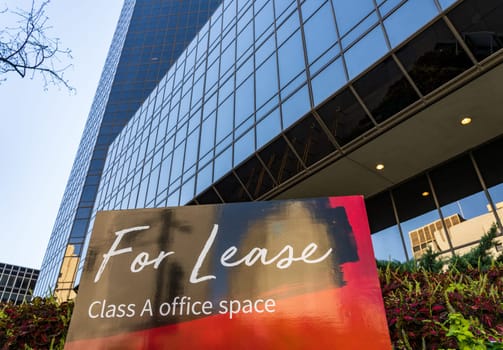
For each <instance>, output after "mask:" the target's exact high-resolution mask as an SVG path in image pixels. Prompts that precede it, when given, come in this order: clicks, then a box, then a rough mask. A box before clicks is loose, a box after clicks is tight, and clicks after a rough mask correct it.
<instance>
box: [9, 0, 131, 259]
mask: <svg viewBox="0 0 503 350" xmlns="http://www.w3.org/2000/svg"><path fill="white" fill-rule="evenodd" d="M30 3H31V1H26V0H7V1H6V0H3V1H1V0H0V8H6V7H8V8H11V9H14V8H23V9H26V8H28V7H29V5H30ZM122 3H123V1H122V0H106V1H103V0H86V1H77V0H52V1H51V2H50V3H49V5H48V6H47V8H46V15H47V16H48V17H49V21H48V24H49V25H50V26H51V27H52V28H51V29H50V33H51V36H53V37H59V38H60V39H61V46H62V47H65V48H66V47H68V48H70V49H71V51H72V56H73V59H72V60H69V61H68V63H71V64H72V67H70V68H69V69H67V71H66V72H65V77H66V78H68V79H69V80H70V84H71V85H72V86H73V87H75V88H76V93H69V91H68V90H67V89H66V88H65V87H60V88H58V87H53V86H49V89H48V90H47V91H45V90H44V84H43V81H42V80H41V79H37V78H35V79H34V80H30V79H27V78H25V79H21V78H19V77H18V76H16V75H14V74H9V75H7V76H3V77H0V78H7V80H6V81H2V82H0V225H1V229H0V262H3V263H8V264H14V265H20V266H26V267H32V268H37V269H38V268H40V265H41V264H42V260H43V257H44V254H45V250H46V248H47V243H48V241H49V237H50V234H51V232H52V228H53V225H54V222H55V219H56V215H57V212H58V209H59V204H60V202H61V199H62V197H63V192H64V190H65V186H66V183H67V181H68V177H69V174H70V171H71V168H72V165H73V160H74V158H75V155H76V153H77V147H78V145H79V142H80V138H81V136H82V131H83V129H84V124H85V122H86V120H87V116H88V113H89V109H90V107H91V103H92V99H93V97H94V93H95V91H96V87H97V85H98V80H99V77H100V74H101V71H102V68H103V64H104V62H105V58H106V55H107V53H108V48H109V46H110V43H111V41H112V36H113V32H114V30H115V26H116V24H117V20H118V18H119V14H120V10H121V7H122ZM1 23H2V20H1V19H0V26H1V25H2V24H1Z"/></svg>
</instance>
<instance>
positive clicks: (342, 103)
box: [318, 89, 374, 146]
mask: <svg viewBox="0 0 503 350" xmlns="http://www.w3.org/2000/svg"><path fill="white" fill-rule="evenodd" d="M318 114H319V115H320V116H321V118H322V119H323V121H324V122H325V125H326V126H327V127H328V128H329V130H330V131H331V132H332V135H334V137H335V139H336V140H337V143H339V145H341V146H343V145H345V144H347V143H348V142H349V141H351V140H353V139H355V138H356V137H358V136H359V135H361V134H363V133H364V132H365V131H367V130H369V129H370V128H371V127H372V126H373V125H374V124H373V123H372V121H371V120H370V119H369V118H368V116H367V115H366V113H365V111H364V110H363V108H362V106H361V105H360V103H359V102H358V101H357V100H356V98H355V96H354V95H353V93H352V92H351V90H349V89H345V90H343V91H342V92H340V93H339V94H337V95H336V96H335V97H333V98H332V99H331V100H330V101H328V102H327V103H325V104H324V105H323V106H322V107H320V108H319V109H318Z"/></svg>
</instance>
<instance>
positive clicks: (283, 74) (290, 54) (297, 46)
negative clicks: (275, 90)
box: [278, 31, 305, 87]
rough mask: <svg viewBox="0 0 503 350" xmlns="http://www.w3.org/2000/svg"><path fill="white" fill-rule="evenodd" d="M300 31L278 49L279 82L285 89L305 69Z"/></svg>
mask: <svg viewBox="0 0 503 350" xmlns="http://www.w3.org/2000/svg"><path fill="white" fill-rule="evenodd" d="M302 52H304V49H303V48H302V41H301V38H300V31H297V32H296V33H295V34H294V35H293V36H292V37H290V38H289V39H288V40H287V41H286V42H285V43H284V44H283V45H282V46H281V47H280V48H279V49H278V66H279V80H280V84H281V87H284V86H285V85H286V84H287V83H288V82H289V81H290V80H292V79H293V78H294V77H295V76H297V75H298V74H299V73H300V72H301V71H303V70H304V68H305V63H304V55H302V54H299V53H302Z"/></svg>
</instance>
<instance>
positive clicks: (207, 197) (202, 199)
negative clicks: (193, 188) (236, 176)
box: [197, 188, 222, 204]
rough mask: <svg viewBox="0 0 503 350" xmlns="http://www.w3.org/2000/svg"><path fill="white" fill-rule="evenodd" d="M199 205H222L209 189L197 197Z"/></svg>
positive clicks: (211, 189)
mask: <svg viewBox="0 0 503 350" xmlns="http://www.w3.org/2000/svg"><path fill="white" fill-rule="evenodd" d="M197 201H198V202H199V204H215V203H222V201H221V200H220V198H219V197H218V195H217V194H216V192H215V191H214V190H213V188H209V189H208V190H207V191H206V192H204V193H202V194H201V195H199V196H198V197H197Z"/></svg>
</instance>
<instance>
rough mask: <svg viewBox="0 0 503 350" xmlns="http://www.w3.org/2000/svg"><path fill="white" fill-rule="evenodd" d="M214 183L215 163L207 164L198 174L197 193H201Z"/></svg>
mask: <svg viewBox="0 0 503 350" xmlns="http://www.w3.org/2000/svg"><path fill="white" fill-rule="evenodd" d="M212 183H213V162H211V163H209V164H207V165H206V166H205V167H203V168H202V169H201V170H199V172H198V174H197V187H196V192H197V193H201V192H202V191H203V190H204V189H205V188H207V187H209V186H210V185H211V184H212Z"/></svg>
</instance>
